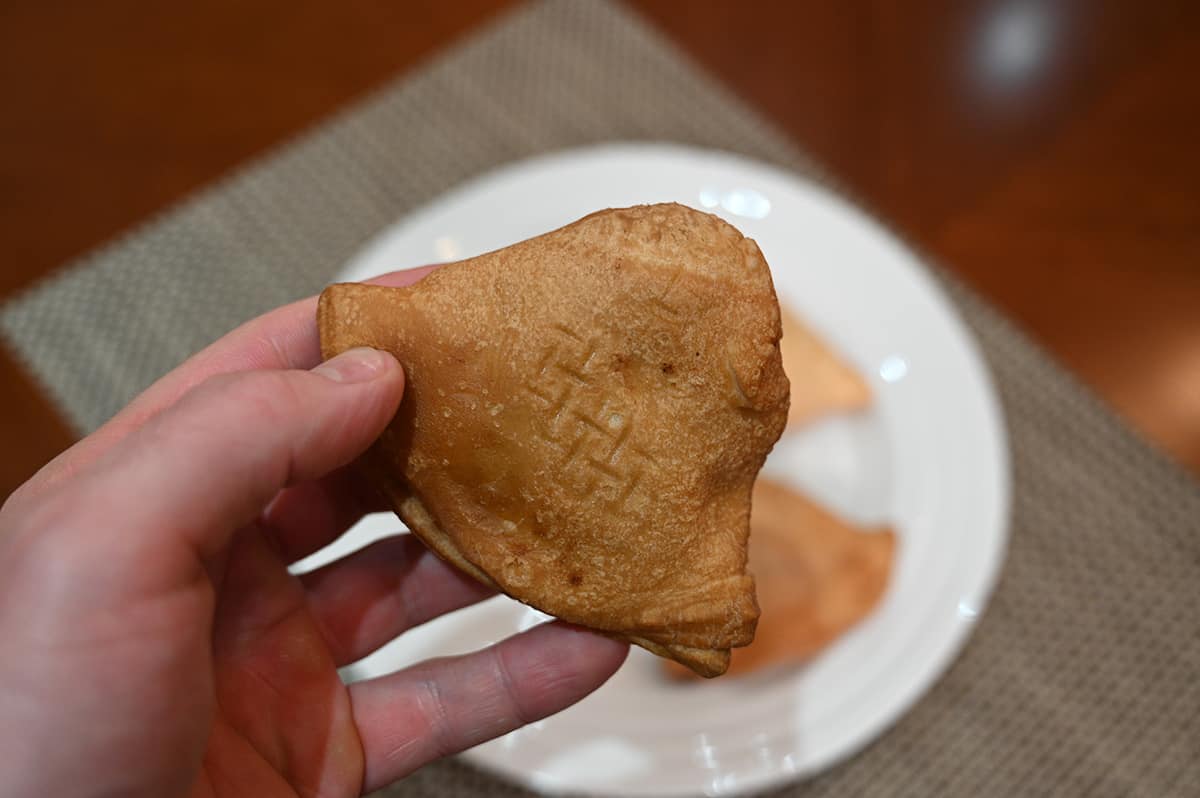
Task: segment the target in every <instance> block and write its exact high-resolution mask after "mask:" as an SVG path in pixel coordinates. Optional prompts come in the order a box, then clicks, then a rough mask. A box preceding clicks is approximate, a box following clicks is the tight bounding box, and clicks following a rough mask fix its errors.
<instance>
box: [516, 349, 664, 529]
mask: <svg viewBox="0 0 1200 798" xmlns="http://www.w3.org/2000/svg"><path fill="white" fill-rule="evenodd" d="M553 330H554V336H555V339H556V340H555V342H554V343H553V344H552V345H551V346H550V347H549V348H548V349H547V351H546V353H545V354H544V355H543V356H542V359H541V361H540V362H539V364H538V373H537V376H536V377H535V378H534V379H533V380H531V381H530V383H529V384H528V385H526V386H525V388H526V391H527V392H528V393H529V394H530V395H531V396H533V397H534V399H535V400H536V403H537V404H539V405H541V409H542V410H543V412H544V414H545V418H546V419H547V421H546V422H545V423H544V424H541V425H535V432H536V434H538V436H539V437H540V438H541V439H542V440H544V441H545V442H546V443H548V444H550V445H551V446H552V447H554V448H555V449H556V450H557V451H558V452H559V453H560V459H559V461H558V463H556V466H557V468H558V470H559V474H560V479H561V480H562V484H564V485H567V486H569V487H570V488H571V489H572V490H573V491H574V492H575V493H576V494H577V495H579V496H581V497H583V496H592V495H595V494H597V493H600V494H602V496H603V498H604V499H605V500H606V501H607V503H609V504H610V505H611V506H614V507H619V506H621V505H623V504H624V503H625V501H626V500H627V499H628V498H629V496H630V495H631V494H632V493H633V491H634V490H636V489H637V486H638V485H639V484H640V483H641V481H642V473H643V470H644V468H645V467H646V464H647V463H653V462H654V460H653V458H652V457H650V455H649V454H647V453H646V452H645V451H643V450H642V449H641V448H639V447H638V446H637V445H636V444H635V443H634V431H633V427H634V419H633V416H632V414H631V412H630V410H629V408H628V407H625V406H624V405H623V404H622V403H620V402H619V401H616V400H614V399H613V398H612V397H609V396H606V395H605V394H604V393H603V392H602V391H600V390H598V389H597V388H596V387H595V376H596V365H597V363H596V360H597V347H596V344H595V342H594V341H589V340H585V339H584V338H583V337H581V336H580V335H578V334H577V333H576V332H575V331H573V330H571V329H570V328H569V327H566V326H563V325H555V326H554V327H553Z"/></svg>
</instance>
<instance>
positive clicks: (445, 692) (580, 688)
mask: <svg viewBox="0 0 1200 798" xmlns="http://www.w3.org/2000/svg"><path fill="white" fill-rule="evenodd" d="M425 271H426V270H418V271H414V272H407V273H397V274H393V275H389V276H387V277H385V278H382V279H381V282H386V283H387V284H390V285H402V284H407V283H410V282H413V281H415V280H416V279H419V277H420V276H422V275H423V274H424V272H425ZM315 307H316V300H315V299H308V300H304V301H302V302H298V303H295V304H293V305H289V306H287V307H284V308H280V309H279V310H277V311H274V312H272V313H269V314H267V315H265V316H262V317H260V318H258V319H255V320H254V321H251V322H249V323H248V324H246V325H244V326H243V327H241V328H239V329H238V330H236V331H234V332H233V333H231V334H230V335H228V336H226V337H225V338H223V339H221V340H220V341H218V342H217V343H215V344H213V345H212V346H211V347H209V348H208V349H206V350H204V351H203V352H201V353H200V354H198V355H196V356H195V357H193V358H192V359H191V360H189V361H188V362H187V363H185V364H183V365H182V366H181V367H180V368H179V369H177V370H176V371H174V372H172V373H171V374H169V375H167V376H166V377H164V378H163V379H162V380H160V381H159V382H158V383H156V384H155V385H154V386H152V387H151V388H149V389H148V390H147V391H146V392H145V393H144V394H143V395H142V396H140V397H139V398H138V399H137V400H135V401H134V402H133V403H132V404H131V405H130V406H129V407H128V408H126V409H125V410H124V411H122V412H121V413H120V414H119V415H117V416H116V417H115V418H114V419H113V420H112V421H110V422H109V423H108V424H106V425H105V426H104V427H103V428H102V429H100V430H98V431H97V432H96V433H94V434H93V435H91V436H89V437H88V438H86V439H84V440H83V441H81V442H80V443H78V444H77V445H76V446H74V447H72V448H71V449H69V450H68V451H67V452H64V453H63V454H62V455H60V456H59V457H58V458H57V459H55V460H54V461H53V462H51V463H50V464H49V465H47V466H46V468H44V469H42V471H41V472H39V473H38V474H37V475H36V476H35V477H34V478H33V479H31V480H30V481H29V482H28V483H26V484H25V485H24V486H22V487H21V488H20V489H19V490H18V491H17V492H15V493H14V494H13V495H12V496H11V497H9V499H8V501H7V502H6V503H5V504H4V506H3V508H2V509H0V794H2V795H54V796H67V795H128V796H135V795H139V796H140V795H146V796H168V795H197V796H201V795H202V796H224V795H254V796H276V795H305V796H344V795H358V794H359V793H360V792H365V791H369V790H373V789H376V788H378V787H380V786H382V785H384V784H386V783H388V782H391V781H393V780H395V779H397V778H400V777H401V776H403V775H405V774H407V773H409V772H411V771H413V770H415V769H416V768H418V767H420V766H421V765H423V764H425V763H427V762H429V761H431V760H433V759H436V758H437V757H440V756H444V755H446V754H449V753H452V752H455V751H459V750H462V749H464V748H467V747H469V746H471V745H474V744H476V743H479V742H482V741H483V740H486V739H490V738H492V737H495V736H497V735H500V734H503V733H505V732H507V731H509V730H511V729H513V728H516V727H518V726H520V725H522V724H524V723H528V722H530V721H533V720H535V719H538V718H541V717H544V716H546V715H549V714H551V713H553V712H557V711H558V710H560V709H562V708H564V707H566V706H569V705H570V704H572V703H574V702H575V701H577V700H579V699H580V698H582V697H583V696H584V695H586V694H587V693H589V692H591V691H592V690H594V689H595V688H596V687H598V686H599V685H600V684H602V683H603V682H604V681H605V680H606V679H607V678H608V677H609V676H610V675H611V674H612V673H613V672H614V671H615V670H616V669H617V667H619V665H620V663H621V662H622V661H623V659H624V657H625V654H626V651H627V647H626V646H625V645H624V644H620V643H617V642H615V641H612V640H609V639H607V638H604V637H601V636H599V635H595V634H592V633H590V632H586V631H583V630H578V629H574V628H571V627H568V626H565V625H562V624H558V623H551V624H547V625H545V626H541V627H538V628H535V629H532V630H530V631H528V632H525V633H523V634H520V635H517V636H515V637H512V638H509V639H508V640H506V641H503V642H501V643H499V644H497V645H496V646H493V647H490V648H488V649H485V650H483V651H480V652H477V653H474V654H469V655H466V656H462V657H453V658H446V659H440V660H434V661H430V662H426V663H422V664H419V665H416V666H414V667H412V668H409V669H406V670H403V671H400V672H398V673H394V674H391V675H388V676H385V677H381V678H378V679H374V680H370V681H366V682H360V683H357V684H355V685H352V686H350V687H346V686H344V685H343V684H342V682H341V681H340V680H339V678H338V675H337V668H338V667H340V666H342V665H346V664H348V663H350V662H353V661H355V660H357V659H359V658H361V657H363V656H365V655H366V654H368V653H369V652H371V651H373V650H375V649H376V648H378V647H379V646H381V645H382V644H384V643H386V642H387V641H389V640H390V639H392V638H393V637H395V636H396V635H398V634H400V633H401V632H403V631H404V630H405V629H408V628H411V627H412V626H415V625H417V624H420V623H422V622H424V621H426V620H429V619H430V618H433V617H436V616H438V615H441V614H442V613H445V612H448V611H450V610H453V609H455V608H457V607H461V606H463V605H465V604H469V603H471V602H474V601H477V600H479V599H481V598H483V597H484V596H486V595H488V591H487V590H486V589H485V588H483V587H482V586H480V585H479V584H477V583H475V582H473V581H472V580H470V579H469V578H467V577H465V576H463V575H461V574H459V573H458V572H457V571H456V570H454V569H452V568H451V567H450V566H447V565H445V564H444V563H442V562H441V561H440V560H438V559H437V558H436V557H434V556H433V555H432V554H431V553H429V552H428V551H427V550H425V549H424V548H423V547H422V546H421V545H420V543H419V542H418V541H417V540H416V539H415V538H413V537H412V536H407V535H406V536H401V537H393V538H389V539H387V540H384V541H380V542H378V543H375V544H373V545H372V546H369V547H367V548H366V549H364V550H362V551H360V552H358V553H356V554H353V555H350V556H348V557H346V558H344V559H342V560H340V561H338V562H336V563H333V564H331V565H329V566H326V567H324V568H321V569H319V570H317V571H315V572H313V573H311V574H307V575H305V576H303V577H295V576H293V575H291V574H289V573H288V570H287V566H288V564H289V563H292V562H294V561H296V560H298V559H300V558H302V557H304V556H305V555H307V554H309V553H311V552H313V551H316V550H317V549H319V548H321V547H322V546H324V545H325V544H327V543H329V542H331V541H332V540H334V539H335V538H336V537H338V536H339V535H340V534H341V533H342V532H343V531H345V530H346V529H347V528H348V527H349V526H350V525H351V524H353V523H354V522H355V521H356V520H357V519H358V518H359V517H361V515H363V514H364V513H365V512H368V511H372V510H376V509H383V506H382V505H379V504H378V500H377V499H375V498H374V497H372V496H367V495H364V494H363V493H362V492H361V491H360V490H359V483H358V481H357V480H356V479H354V478H353V476H352V475H350V474H349V473H348V471H347V469H346V468H345V466H346V465H347V463H349V462H350V461H351V460H352V459H353V458H354V457H355V456H357V455H358V454H359V453H360V452H362V451H363V450H364V449H365V448H366V447H367V446H368V445H369V444H370V442H371V441H372V440H374V438H375V437H376V436H378V434H379V433H380V431H381V430H382V429H383V427H384V426H385V425H386V424H387V422H388V421H389V420H390V419H391V417H392V415H393V414H394V413H395V410H396V407H397V406H398V404H399V402H400V396H401V394H402V392H403V383H404V376H403V373H402V371H401V369H400V366H399V364H398V363H396V361H395V360H394V359H393V358H392V357H391V356H390V355H387V354H384V353H380V352H375V351H374V350H356V351H354V352H351V353H347V354H346V355H343V356H340V357H338V358H335V359H334V360H332V361H330V362H329V363H326V364H324V365H318V363H319V362H320V352H319V346H318V341H317V333H316V326H315V322H314V314H315Z"/></svg>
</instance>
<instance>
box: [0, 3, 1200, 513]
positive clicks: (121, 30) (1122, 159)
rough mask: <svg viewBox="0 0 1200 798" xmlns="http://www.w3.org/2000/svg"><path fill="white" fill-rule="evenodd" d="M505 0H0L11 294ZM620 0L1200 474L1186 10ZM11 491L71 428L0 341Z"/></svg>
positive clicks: (1196, 35)
mask: <svg viewBox="0 0 1200 798" xmlns="http://www.w3.org/2000/svg"><path fill="white" fill-rule="evenodd" d="M511 5H512V3H510V2H506V1H505V0H455V2H449V3H446V2H438V0H415V1H412V2H404V3H398V2H394V1H393V0H340V2H319V0H219V1H217V0H211V1H209V2H199V1H198V0H193V1H192V2H184V0H180V2H172V3H154V2H150V1H149V0H108V1H107V2H104V3H72V2H66V1H65V0H9V1H8V2H7V3H5V4H4V5H3V7H2V8H0V96H2V97H4V104H5V107H4V110H3V112H2V113H0V241H2V242H3V246H4V253H5V264H4V267H3V269H0V300H2V299H4V298H6V297H9V296H12V295H13V294H14V293H15V292H18V291H20V290H21V289H22V288H23V287H25V286H27V285H29V284H30V283H31V282H33V281H34V280H37V279H38V278H39V277H42V276H43V275H45V274H47V273H48V272H50V271H52V270H53V269H54V268H55V267H57V266H59V265H61V264H62V263H63V262H64V261H66V260H68V259H70V258H72V257H75V256H77V255H79V254H81V253H84V252H86V251H87V250H89V249H90V248H92V247H95V246H96V245H98V244H100V243H102V242H104V241H105V240H107V239H109V238H111V237H112V236H114V235H115V234H117V233H119V232H121V231H123V230H125V229H127V228H129V227H130V226H131V225H134V224H136V223H137V222H139V221H141V220H143V219H145V218H146V217H147V216H148V215H149V214H152V213H154V212H155V211H157V210H159V209H161V208H163V207H164V206H165V205H167V204H169V203H171V202H174V201H176V200H178V199H180V198H182V197H184V196H185V195H187V194H188V193H189V192H191V191H193V190H195V189H196V188H198V187H200V186H203V185H205V184H207V183H209V182H211V181H213V180H214V179H215V178H217V177H218V176H220V175H222V174H223V173H225V172H226V171H227V170H229V169H230V168H232V167H234V166H235V165H237V164H239V163H240V162H242V161H244V160H245V159H247V158H249V157H252V156H254V155H257V154H259V153H262V152H264V151H266V150H268V149H269V148H270V147H272V146H273V145H275V144H277V143H279V142H280V141H281V140H283V139H285V138H286V137H288V136H290V135H292V134H294V133H296V132H297V131H299V130H302V129H304V128H305V127H306V126H309V125H311V124H312V123H314V122H315V121H317V120H319V119H321V118H322V117H324V116H326V115H327V114H329V113H330V112H332V111H334V110H336V109H338V108H340V107H341V106H343V105H344V104H345V103H347V102H349V101H351V100H353V99H355V98H356V97H359V96H361V95H362V94H363V93H364V92H365V91H367V90H369V89H371V88H372V87H374V86H377V85H379V84H380V83H382V82H383V81H385V80H387V79H389V78H391V77H393V76H395V75H397V74H402V73H403V72H404V71H405V70H408V69H411V68H413V67H414V66H415V65H418V64H420V63H421V61H422V60H423V59H425V58H427V57H428V56H429V55H430V54H431V53H433V52H435V51H437V50H438V49H440V48H442V47H444V46H446V45H447V44H448V43H450V42H453V41H455V40H456V39H458V38H459V37H461V36H463V35H464V34H465V33H466V32H468V31H470V30H472V29H473V28H475V27H477V26H479V25H480V24H483V23H485V22H486V21H487V20H489V19H491V18H493V17H494V16H495V15H497V14H498V13H501V12H502V11H503V10H504V9H505V8H506V7H509V6H511ZM631 5H632V6H633V7H634V8H636V9H637V10H638V11H639V12H641V13H642V14H644V15H645V17H646V18H648V19H649V20H650V21H651V22H652V24H653V25H655V26H656V27H658V28H659V29H661V30H662V31H663V32H665V33H666V34H667V36H668V37H670V38H671V39H673V40H674V41H675V42H677V43H678V44H679V45H680V46H681V47H682V48H683V49H684V50H685V51H687V52H688V53H690V54H691V55H692V56H693V57H694V58H695V59H696V60H698V61H699V62H700V63H701V64H703V65H704V66H705V67H707V68H708V69H709V70H711V71H712V72H713V73H715V74H716V75H717V76H719V77H720V78H721V79H722V80H724V81H725V82H726V83H727V84H728V85H729V86H731V87H732V88H733V89H734V90H735V91H737V92H738V93H739V94H741V95H742V96H743V97H745V98H746V99H747V100H749V101H750V102H751V103H752V104H753V105H755V106H757V107H758V108H759V109H761V110H762V111H763V112H765V113H766V114H767V115H768V116H769V117H771V118H772V119H774V120H775V121H776V122H777V123H778V124H780V125H781V126H782V127H783V128H784V129H785V130H787V131H788V132H789V133H791V134H792V135H793V136H794V137H795V138H796V140H798V141H799V142H800V143H802V144H803V145H804V146H805V147H807V148H808V149H809V150H810V151H811V152H812V153H813V154H815V155H816V156H817V157H818V158H820V159H822V160H823V161H824V162H825V163H826V164H827V165H828V166H829V167H830V168H831V169H832V170H833V171H834V172H835V173H836V174H837V175H839V176H840V177H841V178H842V180H843V181H844V182H845V183H846V184H847V185H848V186H849V187H850V188H851V189H852V190H854V191H855V192H857V194H858V196H859V198H860V199H862V200H863V201H865V202H866V203H867V204H868V205H870V206H871V207H873V208H874V210H875V211H876V212H877V213H879V214H880V215H881V216H882V217H883V218H885V219H887V220H889V221H890V222H891V223H892V224H893V225H895V226H896V227H898V228H899V229H900V230H902V231H903V232H904V233H905V234H906V235H908V236H909V237H910V238H912V239H913V240H914V241H916V242H917V243H918V244H920V245H921V246H923V247H924V248H925V249H926V250H927V251H929V252H931V253H932V254H934V255H935V256H936V257H938V258H940V259H941V260H942V262H943V263H944V264H945V265H947V266H948V267H949V268H951V269H952V270H954V271H955V272H957V273H958V274H960V275H961V276H962V277H964V278H965V279H966V280H967V281H968V282H969V283H971V284H972V285H974V286H975V288H976V289H978V290H979V291H980V292H982V293H983V294H984V295H985V296H987V297H988V298H990V299H991V300H992V301H993V302H994V303H996V304H997V305H999V306H1000V307H1001V308H1003V309H1004V310H1005V311H1006V312H1007V313H1009V314H1010V315H1011V316H1012V317H1013V318H1014V319H1016V320H1017V321H1018V322H1019V323H1021V324H1022V325H1024V326H1025V328H1026V329H1028V330H1029V331H1030V332H1031V333H1032V334H1033V335H1034V336H1035V337H1036V338H1037V339H1038V340H1040V341H1041V342H1042V343H1043V344H1044V345H1045V346H1046V347H1047V348H1048V349H1049V350H1050V351H1051V352H1053V353H1054V354H1055V355H1056V356H1057V357H1058V358H1059V359H1060V361H1061V362H1063V363H1064V364H1065V365H1066V366H1067V367H1068V368H1070V369H1071V370H1072V371H1074V373H1075V374H1077V375H1078V376H1079V377H1080V378H1081V379H1082V380H1083V381H1085V382H1086V383H1088V384H1090V386H1091V387H1092V388H1093V389H1095V390H1096V391H1097V392H1098V393H1099V394H1100V395H1101V396H1102V397H1104V398H1105V399H1106V400H1107V401H1108V402H1109V403H1111V404H1112V405H1113V406H1114V407H1116V408H1117V410H1118V411H1119V412H1121V413H1122V414H1124V415H1125V417H1126V418H1127V419H1129V421H1131V422H1132V423H1133V425H1134V426H1136V427H1137V428H1139V429H1140V430H1141V431H1142V433H1143V434H1144V435H1145V436H1147V437H1148V438H1150V439H1151V440H1152V441H1154V442H1155V443H1156V444H1157V445H1158V446H1160V447H1161V448H1162V449H1164V450H1166V451H1168V452H1170V453H1171V454H1172V455H1173V456H1174V457H1175V458H1177V459H1178V460H1180V461H1181V462H1183V463H1185V464H1186V465H1187V466H1188V467H1190V468H1191V469H1193V472H1194V473H1197V474H1200V155H1197V148H1198V147H1200V3H1196V2H1194V1H1193V0H1186V1H1181V2H1174V1H1173V0H1151V1H1149V2H1148V1H1147V0H1120V1H1118V0H1058V1H1057V2H1055V1H1053V0H1042V1H1041V2H1038V1H1036V0H999V1H997V2H987V1H985V0H909V1H908V2H904V3H897V2H893V0H838V2H832V1H830V2H779V3H766V2H763V3H726V2H716V1H715V0H714V1H713V2H706V1H705V0H691V1H690V2H688V1H687V0H633V2H632V3H631ZM0 384H2V385H3V391H2V393H0V425H2V426H0V441H2V442H3V452H4V456H3V457H2V458H0V498H2V497H4V496H6V495H7V494H8V493H9V492H10V491H11V490H12V489H13V488H14V487H16V486H17V485H18V484H19V483H20V482H21V481H23V480H24V479H25V478H27V477H28V476H29V475H30V474H31V473H32V472H33V471H34V470H36V469H37V468H38V467H39V466H40V465H41V464H42V463H44V462H45V461H46V460H48V459H49V458H50V457H52V456H53V455H54V454H55V453H57V452H58V451H60V450H61V449H62V448H64V447H65V446H67V445H69V443H70V442H71V440H72V435H71V433H70V431H69V430H68V428H67V427H66V425H65V424H64V423H63V422H62V420H61V419H60V418H58V416H57V415H56V414H55V412H54V410H53V409H52V408H51V407H50V406H49V404H48V403H47V402H46V400H45V398H44V397H43V396H42V394H41V392H40V391H39V390H38V388H37V387H36V386H35V385H33V384H32V383H31V381H30V380H29V378H28V377H27V376H26V375H25V374H24V373H23V372H22V371H21V369H20V367H19V366H18V365H17V364H16V363H15V362H14V361H13V358H12V355H11V353H8V352H3V351H0Z"/></svg>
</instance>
